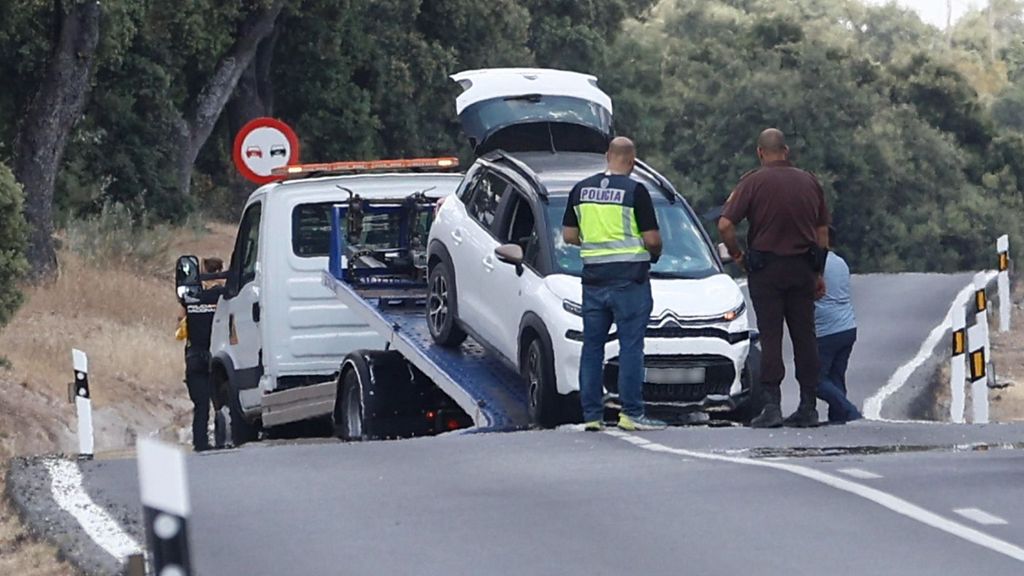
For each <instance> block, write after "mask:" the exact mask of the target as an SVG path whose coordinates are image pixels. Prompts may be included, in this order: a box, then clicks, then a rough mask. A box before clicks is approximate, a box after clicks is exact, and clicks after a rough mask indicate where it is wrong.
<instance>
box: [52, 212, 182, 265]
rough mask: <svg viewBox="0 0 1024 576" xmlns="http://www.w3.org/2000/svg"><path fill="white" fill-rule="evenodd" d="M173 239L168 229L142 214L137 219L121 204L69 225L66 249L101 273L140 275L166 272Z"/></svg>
mask: <svg viewBox="0 0 1024 576" xmlns="http://www.w3.org/2000/svg"><path fill="white" fill-rule="evenodd" d="M172 238H173V233H172V231H171V228H170V227H169V226H167V225H164V224H160V225H152V224H151V222H150V221H149V218H148V217H147V216H146V213H145V211H143V215H142V216H141V217H136V215H135V214H133V213H132V211H131V210H130V209H129V208H128V207H126V206H125V205H124V204H116V203H115V204H106V205H104V206H103V209H102V210H101V211H100V213H99V214H97V215H95V216H93V217H91V218H88V219H81V220H73V221H71V222H68V227H67V248H68V249H70V250H71V251H72V252H74V253H76V254H78V255H79V256H81V257H82V258H83V259H84V260H85V261H86V262H88V263H89V264H92V265H94V266H96V267H97V268H100V269H108V268H111V267H118V268H123V269H128V270H134V271H136V272H138V273H140V274H159V273H160V272H166V270H164V268H166V267H167V262H166V260H167V252H168V249H169V247H170V244H171V240H172Z"/></svg>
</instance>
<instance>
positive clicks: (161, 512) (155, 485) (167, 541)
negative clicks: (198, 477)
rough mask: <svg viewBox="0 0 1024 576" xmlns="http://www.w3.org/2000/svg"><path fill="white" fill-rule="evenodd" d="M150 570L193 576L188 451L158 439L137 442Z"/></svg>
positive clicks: (165, 574) (158, 573)
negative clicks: (186, 455)
mask: <svg viewBox="0 0 1024 576" xmlns="http://www.w3.org/2000/svg"><path fill="white" fill-rule="evenodd" d="M136 447H137V452H138V462H139V487H140V489H141V490H140V493H141V495H142V509H143V515H144V522H145V527H146V546H147V549H148V550H149V562H150V574H154V575H156V576H190V575H191V574H192V561H191V558H190V557H189V546H188V516H189V511H190V509H189V499H188V480H187V478H186V476H185V454H184V452H182V451H181V450H180V449H178V448H176V447H174V446H171V445H169V444H165V443H163V442H160V441H158V440H149V439H141V440H139V441H138V443H137V444H136Z"/></svg>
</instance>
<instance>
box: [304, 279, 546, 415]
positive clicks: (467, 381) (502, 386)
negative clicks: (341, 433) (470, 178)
mask: <svg viewBox="0 0 1024 576" xmlns="http://www.w3.org/2000/svg"><path fill="white" fill-rule="evenodd" d="M322 283H323V285H324V286H325V287H326V288H328V289H329V290H331V291H332V292H333V293H334V294H335V295H336V296H337V298H338V299H339V300H340V301H341V302H342V303H344V304H345V305H346V306H347V307H348V308H349V310H352V311H354V312H356V313H357V314H359V315H360V316H361V317H362V318H363V320H364V321H366V323H367V324H368V325H369V326H370V328H371V329H372V330H374V331H375V332H377V333H378V334H380V335H381V336H382V337H383V338H384V339H385V341H386V342H387V346H388V349H390V350H395V351H397V352H399V353H401V354H402V356H404V357H405V359H406V360H407V361H408V362H409V363H410V364H412V365H413V366H415V367H416V368H417V369H419V370H420V371H421V372H423V373H424V374H425V375H426V376H427V377H429V378H430V379H431V380H433V382H434V384H436V385H437V387H438V388H440V389H441V390H442V391H443V392H444V393H445V394H447V395H448V396H449V397H450V398H451V399H452V400H453V401H454V402H455V403H456V404H458V405H459V407H460V408H461V409H462V410H463V411H465V413H466V414H467V415H468V416H469V417H470V418H472V420H473V428H470V429H468V430H469V431H473V432H491V431H507V430H519V429H523V428H527V427H528V426H529V416H528V412H527V404H526V403H527V398H526V386H525V384H523V381H522V378H521V377H520V376H519V374H518V373H516V372H515V371H514V370H513V369H512V368H511V367H510V366H508V365H507V364H506V363H505V361H504V360H502V359H500V358H498V357H497V356H496V355H495V354H494V353H492V352H489V351H487V350H486V349H484V347H483V346H481V345H480V344H478V343H477V342H475V341H473V340H472V338H468V339H467V340H466V341H465V342H463V343H462V345H460V346H459V347H458V348H445V347H442V346H439V345H437V344H435V343H434V341H433V339H432V338H431V336H430V333H429V331H428V329H427V322H426V315H425V312H424V307H423V305H422V303H420V304H419V305H417V304H416V303H415V302H416V300H415V299H410V295H409V292H408V291H396V292H394V293H393V295H394V298H388V295H389V290H388V289H386V288H359V289H356V288H354V287H353V286H351V285H350V284H348V283H347V282H345V281H343V280H340V279H338V278H336V277H335V276H334V275H333V274H332V273H331V272H330V271H329V270H324V271H323V274H322Z"/></svg>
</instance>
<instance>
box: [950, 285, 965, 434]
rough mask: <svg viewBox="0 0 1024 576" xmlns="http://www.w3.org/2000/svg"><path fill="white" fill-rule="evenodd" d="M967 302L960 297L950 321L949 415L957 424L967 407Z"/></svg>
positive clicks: (952, 310)
mask: <svg viewBox="0 0 1024 576" xmlns="http://www.w3.org/2000/svg"><path fill="white" fill-rule="evenodd" d="M965 307H966V303H965V302H964V301H963V299H962V298H960V297H958V298H957V301H956V303H955V304H953V307H952V308H951V309H950V311H949V312H950V322H951V327H952V329H953V350H952V352H953V355H952V356H951V358H950V362H949V389H950V398H951V400H950V404H949V417H950V420H952V421H953V422H956V423H957V424H963V422H964V409H965V408H966V399H965V398H964V396H965V391H964V384H965V383H966V381H967V380H966V378H967V376H966V368H967V366H966V364H964V360H965V358H966V355H967V330H966V328H965V326H966V324H967V321H966V319H965V318H964V316H965V315H966V314H967V311H966V310H965Z"/></svg>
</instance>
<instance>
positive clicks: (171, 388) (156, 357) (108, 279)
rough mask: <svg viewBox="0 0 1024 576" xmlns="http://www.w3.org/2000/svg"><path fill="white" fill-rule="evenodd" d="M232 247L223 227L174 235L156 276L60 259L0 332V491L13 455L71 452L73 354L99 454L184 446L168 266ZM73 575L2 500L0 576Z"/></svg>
mask: <svg viewBox="0 0 1024 576" xmlns="http://www.w3.org/2000/svg"><path fill="white" fill-rule="evenodd" d="M233 240H234V227H233V226H232V225H227V224H208V225H207V226H206V232H205V233H198V234H197V233H195V232H193V231H188V230H182V231H181V232H180V233H179V234H177V235H176V236H175V240H174V241H173V242H172V245H171V246H170V248H169V250H168V251H167V255H166V260H167V264H166V266H165V267H163V269H164V270H166V273H163V274H161V275H159V276H152V275H141V274H140V273H138V272H136V271H133V270H129V269H121V268H115V269H100V268H99V267H97V266H95V265H89V264H86V262H85V260H83V259H82V258H80V257H78V256H76V255H74V254H71V253H68V252H63V253H61V255H60V260H61V274H60V278H59V279H58V281H57V282H55V283H54V284H53V285H51V286H48V287H43V288H32V289H29V290H28V291H27V292H26V302H25V304H24V305H23V306H22V308H21V309H20V310H19V311H18V313H17V314H16V315H15V317H14V319H13V320H12V321H11V323H10V324H9V325H8V326H7V327H5V328H4V329H3V331H2V332H0V355H2V357H4V358H6V360H7V362H8V363H9V365H8V366H6V367H0V492H2V491H3V489H4V486H3V479H4V476H5V474H6V462H7V461H8V460H9V459H10V458H11V457H12V456H18V455H26V454H40V453H52V452H75V451H77V441H76V440H75V435H74V432H73V428H72V427H73V425H74V422H75V412H74V406H73V405H72V404H70V403H69V402H68V398H67V396H68V393H67V385H68V383H69V382H71V380H72V367H71V349H72V348H79V349H81V350H84V351H85V352H86V353H87V354H88V355H89V380H90V389H91V392H92V398H93V409H94V425H95V428H96V434H95V442H96V452H97V453H102V452H106V451H115V450H120V449H123V448H126V447H130V446H133V445H134V442H135V439H136V438H137V437H139V436H150V435H158V436H160V437H163V438H165V439H167V440H171V441H179V442H184V441H187V440H189V437H188V432H187V431H186V427H187V422H188V419H189V412H190V406H191V405H190V403H189V400H188V395H187V392H186V390H185V386H184V384H183V383H182V378H183V376H184V368H183V361H182V344H181V343H180V342H178V341H176V340H175V339H174V329H175V327H176V324H177V322H176V315H177V311H178V304H177V301H176V300H175V298H174V286H173V282H174V280H173V278H174V275H173V266H174V260H175V258H176V257H177V255H179V254H196V255H198V256H221V257H223V258H224V260H225V262H227V261H228V260H229V256H230V251H231V246H232V242H233ZM74 573H75V570H74V569H73V568H72V567H71V566H70V565H68V564H66V563H64V562H62V561H60V560H59V559H58V558H57V556H56V552H55V550H54V549H53V548H52V547H50V546H47V545H46V544H43V543H40V542H37V541H35V540H34V539H33V538H32V537H31V535H30V534H29V533H28V532H27V530H26V529H25V527H24V526H22V525H21V524H20V523H19V522H18V520H17V518H16V517H15V514H14V511H13V509H12V508H11V507H10V505H9V504H8V503H7V501H6V499H0V574H18V575H25V576H28V575H31V576H36V575H63V574H74Z"/></svg>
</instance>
